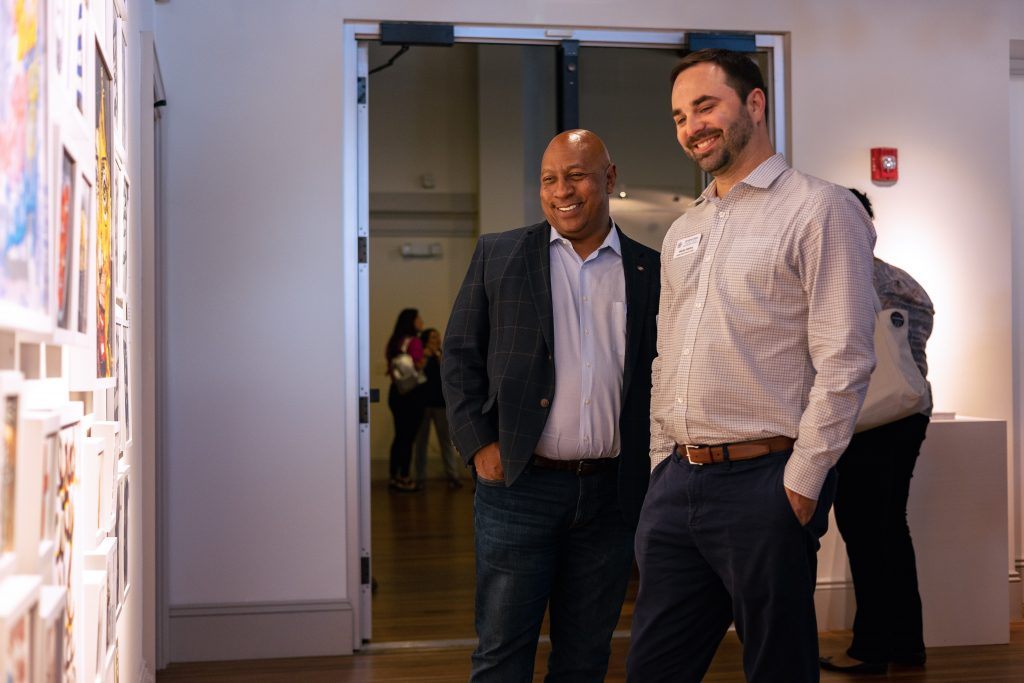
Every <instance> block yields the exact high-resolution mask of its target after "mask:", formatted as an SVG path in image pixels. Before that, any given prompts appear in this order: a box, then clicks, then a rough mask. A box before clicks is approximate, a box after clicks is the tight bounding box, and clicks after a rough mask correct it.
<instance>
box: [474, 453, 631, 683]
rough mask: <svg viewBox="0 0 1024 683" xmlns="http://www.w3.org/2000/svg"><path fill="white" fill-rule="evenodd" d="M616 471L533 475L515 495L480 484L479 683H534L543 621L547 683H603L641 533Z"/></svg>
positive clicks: (528, 473)
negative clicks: (626, 507) (631, 521)
mask: <svg viewBox="0 0 1024 683" xmlns="http://www.w3.org/2000/svg"><path fill="white" fill-rule="evenodd" d="M617 487H618V475H617V471H616V468H614V467H609V468H607V469H605V470H604V471H601V472H597V473H595V474H589V475H584V476H579V475H577V474H576V473H574V472H557V471H552V470H545V469H539V468H537V467H534V466H529V467H527V468H526V470H525V471H524V472H523V473H522V474H521V475H520V476H519V477H518V478H517V479H516V480H515V482H514V483H513V484H512V486H509V487H506V486H505V484H504V482H492V481H487V480H484V479H480V478H479V477H478V478H477V484H476V496H475V499H474V503H473V510H474V516H473V525H474V530H475V534H476V630H477V635H478V636H479V637H480V642H479V645H478V646H477V648H476V651H474V652H473V670H472V674H471V676H470V681H472V683H530V682H531V681H533V680H534V676H533V665H534V660H535V658H536V652H537V639H538V637H539V636H540V629H541V624H542V622H543V621H544V611H545V609H547V610H548V612H549V616H550V634H551V654H550V655H549V656H548V673H547V677H546V678H545V679H544V680H545V681H546V683H601V681H603V680H604V678H605V674H606V673H607V669H608V658H609V656H610V654H611V644H610V643H611V637H612V632H613V631H614V630H615V624H616V623H617V622H618V618H619V612H620V611H621V609H622V601H623V599H624V598H625V595H626V586H627V584H628V583H629V573H630V569H631V568H632V566H633V529H632V528H631V527H630V526H629V525H628V524H627V523H626V522H625V520H624V519H623V516H622V512H621V510H620V508H619V505H618V502H617V500H618V496H617Z"/></svg>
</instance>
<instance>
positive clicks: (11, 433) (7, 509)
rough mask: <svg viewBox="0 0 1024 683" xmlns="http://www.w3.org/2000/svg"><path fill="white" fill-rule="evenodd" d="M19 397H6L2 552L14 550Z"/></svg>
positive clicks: (0, 514) (0, 525)
mask: <svg viewBox="0 0 1024 683" xmlns="http://www.w3.org/2000/svg"><path fill="white" fill-rule="evenodd" d="M17 446H18V397H17V396H8V397H6V398H5V399H4V423H3V448H4V451H3V458H4V461H3V468H2V470H0V481H2V483H0V485H2V487H3V510H2V512H0V529H2V531H0V537H2V539H3V540H2V548H0V549H2V552H5V553H7V552H13V551H14V523H15V519H14V510H15V487H14V483H15V481H16V480H17V478H18V451H17Z"/></svg>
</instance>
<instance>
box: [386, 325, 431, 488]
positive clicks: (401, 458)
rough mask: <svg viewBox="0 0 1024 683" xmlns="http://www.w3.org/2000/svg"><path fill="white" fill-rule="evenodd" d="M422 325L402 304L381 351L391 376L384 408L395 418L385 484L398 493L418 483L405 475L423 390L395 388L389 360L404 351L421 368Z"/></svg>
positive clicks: (410, 457)
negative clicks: (403, 390) (385, 357)
mask: <svg viewBox="0 0 1024 683" xmlns="http://www.w3.org/2000/svg"><path fill="white" fill-rule="evenodd" d="M422 329H423V319H422V318H420V313H419V311H418V310H416V309H415V308H406V309H404V310H402V312H401V313H399V314H398V320H396V321H395V329H394V331H393V332H392V333H391V338H390V339H388V343H387V346H386V347H385V355H386V356H387V361H388V377H390V378H391V387H390V388H389V389H388V408H390V409H391V415H392V417H394V420H395V438H394V440H393V441H392V442H391V460H390V466H389V469H390V475H391V479H390V481H389V482H388V488H389V489H390V490H391V491H395V492H399V493H414V492H416V491H419V490H420V489H419V487H418V486H417V485H416V483H415V482H413V480H412V479H410V478H409V464H410V462H411V461H412V444H413V441H414V440H415V439H416V433H417V432H418V431H419V429H420V422H421V421H422V419H423V392H422V391H421V389H422V386H420V387H416V388H415V389H413V390H412V391H409V392H406V393H402V392H400V391H399V390H398V386H397V385H396V383H395V378H394V376H393V374H392V372H391V368H392V361H393V360H394V359H395V357H396V356H398V355H399V354H403V353H407V354H409V355H410V356H411V357H412V361H413V363H414V364H415V366H416V368H417V369H420V370H422V368H423V366H424V364H425V363H426V358H425V357H424V356H423V342H421V341H420V338H419V333H420V330H422Z"/></svg>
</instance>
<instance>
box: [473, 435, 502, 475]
mask: <svg viewBox="0 0 1024 683" xmlns="http://www.w3.org/2000/svg"><path fill="white" fill-rule="evenodd" d="M473 467H474V468H475V469H476V476H477V477H479V478H480V479H487V480H489V481H504V480H505V468H503V467H502V466H501V450H500V449H499V448H498V442H497V441H495V442H494V443H489V444H487V445H486V446H484V447H483V448H481V449H480V450H478V451H477V452H476V455H474V456H473Z"/></svg>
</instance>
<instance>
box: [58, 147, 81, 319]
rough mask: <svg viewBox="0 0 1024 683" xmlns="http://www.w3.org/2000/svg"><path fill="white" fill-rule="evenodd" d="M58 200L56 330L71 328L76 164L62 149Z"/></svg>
mask: <svg viewBox="0 0 1024 683" xmlns="http://www.w3.org/2000/svg"><path fill="white" fill-rule="evenodd" d="M61 149H62V154H61V171H60V184H59V185H58V187H59V188H60V194H59V196H58V198H57V205H58V209H57V211H58V213H57V240H56V241H57V244H56V247H57V267H56V280H57V326H58V327H60V328H62V329H65V330H67V329H70V328H71V285H72V281H71V269H72V264H73V262H74V257H75V226H74V223H75V221H74V216H75V206H76V204H75V177H76V176H75V166H76V164H75V160H74V158H73V157H72V156H71V154H70V153H69V152H68V150H67V148H64V147H62V148H61Z"/></svg>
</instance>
